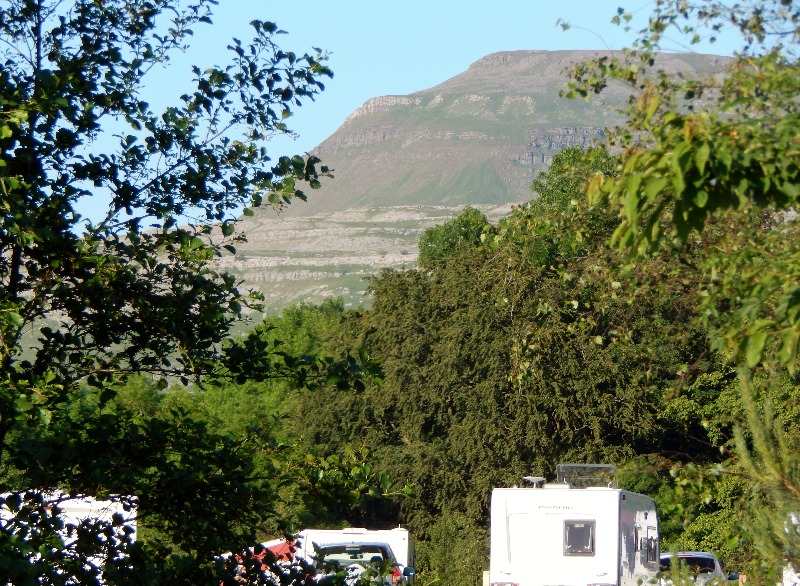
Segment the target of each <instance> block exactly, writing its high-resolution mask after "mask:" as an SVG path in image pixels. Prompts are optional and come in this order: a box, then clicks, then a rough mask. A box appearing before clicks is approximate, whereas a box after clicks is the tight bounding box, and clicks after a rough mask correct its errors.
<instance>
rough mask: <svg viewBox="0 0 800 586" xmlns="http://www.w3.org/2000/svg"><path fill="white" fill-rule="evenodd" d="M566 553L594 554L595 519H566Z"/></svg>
mask: <svg viewBox="0 0 800 586" xmlns="http://www.w3.org/2000/svg"><path fill="white" fill-rule="evenodd" d="M564 555H594V521H588V520H587V521H564Z"/></svg>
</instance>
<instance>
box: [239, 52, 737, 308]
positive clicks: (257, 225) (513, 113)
mask: <svg viewBox="0 0 800 586" xmlns="http://www.w3.org/2000/svg"><path fill="white" fill-rule="evenodd" d="M600 55H611V53H609V52H598V51H506V52H501V53H493V54H491V55H487V56H486V57H483V58H482V59H479V60H478V61H476V62H475V63H473V64H472V65H470V67H469V68H468V69H467V70H466V71H464V72H463V73H461V74H459V75H457V76H455V77H453V78H451V79H449V80H447V81H445V82H443V83H441V84H439V85H437V86H434V87H432V88H429V89H426V90H422V91H419V92H416V93H413V94H409V95H406V96H381V97H377V98H372V99H370V100H368V101H367V102H365V103H364V104H363V105H362V106H361V107H359V108H357V109H356V110H355V111H354V112H352V113H351V114H350V115H349V116H348V117H347V119H346V120H345V121H344V122H343V124H342V125H341V127H339V129H338V130H336V132H334V133H333V134H332V135H331V136H330V137H328V138H327V139H326V140H325V141H324V142H323V143H322V144H320V145H319V147H317V149H315V151H314V152H315V154H317V155H318V156H319V157H320V158H321V159H322V160H323V162H324V163H325V164H326V165H328V166H330V167H332V168H333V169H334V175H335V178H334V179H327V180H324V181H323V187H322V188H321V189H319V190H315V191H313V192H311V193H309V202H307V203H303V202H295V203H293V204H292V205H291V206H289V209H288V210H287V211H286V212H284V213H282V214H280V215H276V214H275V212H274V211H272V210H270V209H260V210H257V211H256V215H255V216H254V217H252V218H246V219H245V220H244V221H243V222H242V228H243V230H244V231H245V233H246V234H247V235H248V238H249V242H248V243H247V244H245V245H243V246H241V247H240V248H239V250H238V253H237V255H236V256H232V257H228V258H225V259H224V260H223V262H224V266H225V268H226V269H228V270H230V271H232V272H234V273H236V274H238V275H240V276H241V277H242V278H243V279H244V280H245V281H246V283H248V284H250V285H252V286H256V287H258V288H260V289H262V291H264V293H265V294H266V295H267V298H268V300H269V301H270V304H271V305H272V306H273V307H279V306H280V305H283V304H285V303H287V302H293V301H297V300H319V299H321V298H324V297H330V296H343V297H345V299H346V300H347V302H348V303H359V302H360V301H361V300H362V299H363V293H364V290H365V288H366V285H365V281H364V279H365V278H366V277H368V276H369V275H371V274H374V273H375V272H377V271H378V270H380V269H381V268H398V267H410V266H413V265H414V263H415V261H416V241H417V238H418V237H419V235H420V234H421V232H422V230H424V229H425V228H427V227H429V226H432V225H434V224H437V223H441V222H442V221H445V220H446V219H448V218H449V217H452V216H453V215H454V214H456V213H457V212H458V211H459V210H460V209H462V208H463V207H464V206H465V205H468V204H469V205H477V206H479V207H481V209H484V210H485V211H486V212H487V213H488V214H489V215H490V216H491V217H493V218H499V217H500V216H501V215H502V213H505V212H507V211H508V209H510V208H509V204H513V203H516V202H522V201H525V200H527V199H530V197H531V193H530V189H529V186H530V183H531V180H532V179H533V177H534V175H535V174H536V173H537V172H538V171H539V170H541V169H544V168H545V167H546V166H547V165H548V164H549V162H550V160H551V159H552V157H553V155H554V154H555V153H557V152H558V151H560V150H561V149H563V148H565V147H567V146H572V145H579V146H588V145H591V144H593V143H595V142H597V141H599V140H601V139H602V136H603V128H605V127H609V126H613V125H615V124H618V123H620V122H621V121H622V119H621V117H620V114H619V109H620V108H621V107H622V106H623V105H624V103H625V101H626V98H627V93H626V91H625V89H624V88H623V87H622V86H614V85H612V86H611V87H609V88H608V89H607V91H605V92H604V93H603V94H602V95H601V96H600V97H596V98H593V99H592V100H590V101H582V100H567V99H563V98H560V97H559V91H560V90H561V89H562V88H563V87H564V85H565V80H566V71H567V69H568V68H569V67H571V66H572V65H574V64H576V63H578V62H581V61H585V60H586V59H589V58H592V57H595V56H600ZM726 61H727V59H726V58H724V57H717V56H713V55H698V54H688V53H687V54H662V55H660V56H659V57H658V59H657V66H658V67H659V68H661V69H663V70H665V71H667V72H669V73H670V74H672V75H684V76H687V77H703V76H707V75H713V74H719V73H720V72H721V71H722V69H723V67H724V65H725V63H726Z"/></svg>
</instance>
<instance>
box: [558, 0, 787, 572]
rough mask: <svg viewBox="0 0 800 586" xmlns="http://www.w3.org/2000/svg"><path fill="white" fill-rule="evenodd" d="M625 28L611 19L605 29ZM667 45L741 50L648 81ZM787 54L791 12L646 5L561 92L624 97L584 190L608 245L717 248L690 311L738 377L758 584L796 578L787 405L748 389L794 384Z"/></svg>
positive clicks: (742, 461) (668, 2) (738, 457)
mask: <svg viewBox="0 0 800 586" xmlns="http://www.w3.org/2000/svg"><path fill="white" fill-rule="evenodd" d="M630 21H631V15H629V14H626V13H625V12H624V11H623V10H620V13H619V15H618V17H617V22H618V23H623V22H630ZM671 31H678V32H679V33H681V34H684V35H688V36H690V38H691V42H692V43H698V42H700V41H701V40H702V39H703V38H708V39H709V40H711V41H712V42H713V41H715V40H716V37H717V35H718V34H719V33H721V32H723V31H724V32H726V33H728V34H734V35H738V36H739V38H740V40H741V42H742V43H741V47H740V50H739V51H738V52H737V53H736V54H735V55H734V57H733V58H732V60H731V62H730V64H729V67H728V70H727V72H726V75H725V76H724V78H722V79H709V80H685V79H675V78H671V77H669V76H667V75H666V74H665V73H664V72H660V71H655V70H654V64H655V60H654V55H655V51H657V50H658V49H659V48H660V46H661V43H662V42H663V40H664V39H665V35H666V34H667V33H669V32H671ZM798 41H800V9H798V6H797V5H796V3H794V2H790V1H784V0H761V1H748V2H721V1H718V0H697V1H690V2H685V1H681V2H674V1H672V0H659V1H658V2H656V5H655V9H654V11H653V14H652V16H651V17H650V19H649V21H648V25H647V26H646V27H645V28H644V29H642V30H641V31H639V35H638V39H637V41H636V42H635V43H634V45H633V47H632V49H631V50H630V51H627V52H626V53H625V56H624V58H622V59H608V58H600V59H595V60H593V61H590V62H588V63H584V64H581V65H579V66H578V67H577V68H576V69H575V70H574V71H573V80H572V82H571V83H570V86H569V89H568V92H567V93H569V94H572V95H575V94H580V95H584V96H586V95H589V94H590V93H593V92H599V91H602V90H603V89H604V88H605V86H606V85H607V84H608V83H609V81H610V80H612V79H613V80H617V81H622V82H625V83H627V84H629V86H630V87H631V88H632V89H633V97H632V99H631V102H630V105H629V108H628V110H627V121H626V126H625V128H624V130H621V131H619V132H617V133H616V135H615V141H616V142H618V143H619V144H621V145H622V146H623V147H624V148H625V151H624V156H623V159H622V163H621V171H620V173H619V174H618V176H616V177H614V178H611V179H608V178H606V177H601V176H597V177H596V178H595V179H594V180H593V181H592V183H591V185H590V188H589V193H590V195H591V197H592V199H593V200H594V201H595V202H597V203H600V204H603V205H606V204H610V206H611V207H612V209H614V210H616V211H617V213H618V215H619V217H620V223H619V226H618V228H617V229H616V231H615V234H614V238H613V243H614V244H616V245H617V246H618V247H619V248H621V249H623V250H632V251H635V252H638V253H645V252H652V251H654V250H658V249H663V248H672V249H673V252H674V253H675V256H676V257H679V256H680V255H681V254H682V251H683V250H685V247H686V246H691V245H692V243H693V242H697V241H698V240H702V239H705V238H707V235H708V233H709V232H714V231H715V230H717V231H720V230H721V231H722V233H723V234H724V236H723V237H722V238H721V239H719V240H717V241H715V242H714V246H712V247H709V248H708V250H706V251H705V254H703V255H701V257H700V258H699V260H700V266H701V267H702V270H703V271H704V273H705V275H706V283H705V284H704V290H703V294H704V295H703V297H702V299H701V303H700V308H701V311H702V312H703V314H704V315H705V316H706V317H707V323H708V325H709V336H710V339H711V341H712V344H713V345H714V347H716V348H718V349H720V350H722V351H723V352H724V353H725V355H726V356H727V357H729V358H730V359H731V360H732V361H734V362H736V363H738V365H739V366H740V369H741V372H740V374H739V379H740V401H741V404H742V405H743V406H744V407H745V408H744V412H743V417H742V420H741V422H742V423H743V424H744V425H742V426H741V427H740V428H739V429H738V431H737V437H738V441H737V444H736V450H735V457H734V459H733V460H732V462H731V463H730V466H729V471H731V472H733V471H738V472H740V473H744V474H745V475H746V477H747V478H748V481H749V483H750V484H751V486H752V487H753V489H754V490H753V492H752V494H751V501H752V503H754V506H753V507H752V510H753V518H754V522H753V523H752V525H753V531H752V532H751V535H752V536H753V538H754V539H755V541H756V545H757V549H758V551H759V556H758V557H759V558H760V560H759V561H760V562H761V564H760V567H758V564H756V565H755V566H756V567H755V569H757V570H758V571H759V573H760V577H761V578H762V579H764V580H765V581H767V582H774V580H775V579H776V577H777V576H776V574H777V573H778V572H779V571H780V568H781V566H782V564H783V563H784V560H786V559H788V561H789V562H791V563H792V564H793V565H794V567H795V569H797V568H798V567H800V563H798V560H797V551H798V546H799V545H798V544H800V540H798V533H797V531H796V528H797V524H796V523H795V522H794V519H795V517H794V515H795V514H796V511H798V510H800V489H798V487H800V476H798V466H797V458H796V446H795V444H794V442H795V441H796V435H795V434H792V433H790V432H789V430H788V429H787V427H786V426H785V424H784V423H782V422H781V421H780V420H779V419H780V418H779V419H777V420H776V418H775V417H774V415H779V414H781V411H790V412H791V411H792V409H791V405H792V403H791V402H779V403H778V404H777V405H771V406H770V405H768V406H767V408H765V409H762V408H761V407H759V403H758V401H757V397H758V396H759V394H764V389H763V388H762V386H763V385H765V384H770V382H771V379H767V381H766V382H765V381H764V380H759V376H760V373H761V372H762V371H766V372H768V373H773V375H775V373H782V372H783V371H782V368H783V367H785V368H786V369H787V370H788V372H789V373H790V375H792V374H793V373H795V372H796V370H797V358H798V339H800V320H799V319H798V316H799V315H800V305H798V299H800V295H799V294H798V291H800V290H799V289H798V282H797V274H798V266H800V265H798V257H797V251H796V244H795V243H796V240H797V233H796V232H797V226H796V223H795V222H794V221H793V216H794V213H795V211H794V210H795V208H796V205H797V198H798V196H800V187H799V185H800V177H799V176H798V171H799V170H800V150H798V146H799V145H800V134H798V129H800V119H798V110H797V106H798V102H797V95H798V90H799V89H800V87H798V85H797V83H798V81H797V80H798V79H799V78H800V76H798V60H797V59H798V54H797V50H798ZM748 217H749V218H751V219H752V218H753V217H755V218H760V226H759V228H760V229H756V230H750V231H746V232H744V234H746V236H745V237H744V238H742V231H741V230H740V229H741V227H742V226H744V225H747V224H748V222H747V218H748ZM750 223H752V222H750ZM753 369H755V373H754V372H753V371H752V370H753ZM783 376H785V373H784V374H783Z"/></svg>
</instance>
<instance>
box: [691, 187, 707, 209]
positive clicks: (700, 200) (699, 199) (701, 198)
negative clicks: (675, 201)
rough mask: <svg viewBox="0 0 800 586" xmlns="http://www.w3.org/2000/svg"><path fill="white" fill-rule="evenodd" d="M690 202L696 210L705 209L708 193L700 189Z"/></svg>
mask: <svg viewBox="0 0 800 586" xmlns="http://www.w3.org/2000/svg"><path fill="white" fill-rule="evenodd" d="M692 201H693V202H694V205H696V206H697V207H698V208H701V209H702V208H704V207H706V204H708V192H707V191H706V190H705V189H701V190H700V191H698V192H697V193H695V194H694V198H692Z"/></svg>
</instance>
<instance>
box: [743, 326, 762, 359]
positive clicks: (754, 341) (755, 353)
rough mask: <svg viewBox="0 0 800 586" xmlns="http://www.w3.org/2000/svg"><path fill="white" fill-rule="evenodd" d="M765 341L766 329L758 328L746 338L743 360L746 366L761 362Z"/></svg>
mask: <svg viewBox="0 0 800 586" xmlns="http://www.w3.org/2000/svg"><path fill="white" fill-rule="evenodd" d="M766 343H767V332H766V330H763V329H762V330H759V331H757V332H755V333H753V334H750V336H749V337H748V338H747V343H746V348H747V349H746V351H745V361H746V363H747V366H748V367H750V368H754V367H755V366H757V365H758V363H759V362H761V355H762V354H763V352H764V345H765V344H766Z"/></svg>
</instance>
